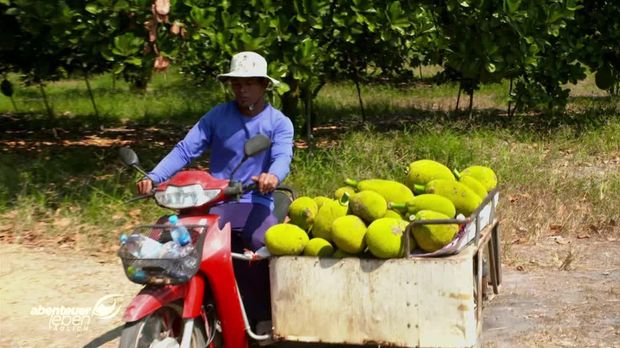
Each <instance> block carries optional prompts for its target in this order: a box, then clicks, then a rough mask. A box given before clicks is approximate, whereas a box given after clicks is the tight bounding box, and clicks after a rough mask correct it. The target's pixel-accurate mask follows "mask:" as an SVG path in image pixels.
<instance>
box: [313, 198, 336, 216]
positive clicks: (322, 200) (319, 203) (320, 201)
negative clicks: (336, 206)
mask: <svg viewBox="0 0 620 348" xmlns="http://www.w3.org/2000/svg"><path fill="white" fill-rule="evenodd" d="M313 199H314V203H316V207H317V209H321V207H322V206H323V203H325V202H327V201H332V200H333V199H331V198H329V197H325V196H316V197H314V198H313ZM317 212H318V210H317Z"/></svg>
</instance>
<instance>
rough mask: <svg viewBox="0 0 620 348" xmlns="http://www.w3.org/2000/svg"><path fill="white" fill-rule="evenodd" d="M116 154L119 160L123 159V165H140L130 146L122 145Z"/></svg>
mask: <svg viewBox="0 0 620 348" xmlns="http://www.w3.org/2000/svg"><path fill="white" fill-rule="evenodd" d="M118 154H119V156H120V158H121V161H123V163H125V165H127V166H129V167H133V166H138V165H140V162H139V161H138V155H136V153H135V152H134V151H133V150H132V149H131V148H128V147H122V148H121V149H120V150H119V151H118Z"/></svg>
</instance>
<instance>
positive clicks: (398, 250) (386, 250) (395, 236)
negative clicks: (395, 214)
mask: <svg viewBox="0 0 620 348" xmlns="http://www.w3.org/2000/svg"><path fill="white" fill-rule="evenodd" d="M407 225H408V223H407V221H404V220H402V219H394V218H380V219H377V220H375V221H373V222H372V223H371V224H370V225H369V226H368V230H367V231H366V245H367V246H368V250H370V252H371V253H372V255H374V256H375V257H378V258H380V259H390V258H395V257H402V256H404V254H405V246H404V243H403V233H404V232H405V229H406V228H407Z"/></svg>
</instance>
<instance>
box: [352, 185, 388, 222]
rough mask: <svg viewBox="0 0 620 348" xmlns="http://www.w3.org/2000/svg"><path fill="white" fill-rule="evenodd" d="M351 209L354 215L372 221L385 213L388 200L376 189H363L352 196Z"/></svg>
mask: <svg viewBox="0 0 620 348" xmlns="http://www.w3.org/2000/svg"><path fill="white" fill-rule="evenodd" d="M349 209H350V212H351V213H353V215H357V216H359V217H361V218H362V219H363V220H364V221H366V222H368V223H371V222H373V221H374V220H376V219H378V218H380V217H383V215H385V212H386V211H387V202H386V200H385V198H383V196H381V195H380V194H378V193H376V192H375V191H361V192H358V193H356V194H354V195H353V196H351V200H350V201H349Z"/></svg>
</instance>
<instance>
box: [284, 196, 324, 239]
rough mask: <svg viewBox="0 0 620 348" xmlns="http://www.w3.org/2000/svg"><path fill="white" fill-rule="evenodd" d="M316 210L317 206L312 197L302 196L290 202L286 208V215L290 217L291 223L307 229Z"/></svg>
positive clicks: (312, 220)
mask: <svg viewBox="0 0 620 348" xmlns="http://www.w3.org/2000/svg"><path fill="white" fill-rule="evenodd" d="M317 211H318V207H317V206H316V202H315V201H314V199H312V198H310V197H307V196H302V197H299V198H297V199H295V200H294V201H293V202H291V205H290V206H289V208H288V217H289V218H290V219H291V221H290V222H291V223H292V224H294V225H297V226H299V227H301V228H302V229H304V230H306V231H307V230H309V229H310V226H312V223H313V222H314V217H315V216H316V213H317Z"/></svg>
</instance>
